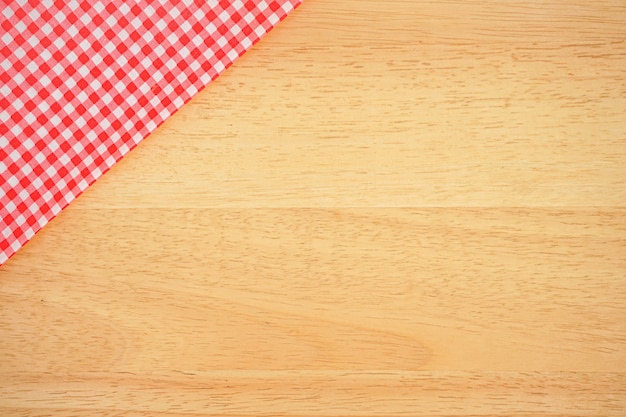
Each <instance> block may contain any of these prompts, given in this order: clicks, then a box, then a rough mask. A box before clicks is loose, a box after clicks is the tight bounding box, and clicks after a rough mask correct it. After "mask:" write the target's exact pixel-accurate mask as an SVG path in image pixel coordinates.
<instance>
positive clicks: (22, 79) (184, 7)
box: [0, 0, 301, 264]
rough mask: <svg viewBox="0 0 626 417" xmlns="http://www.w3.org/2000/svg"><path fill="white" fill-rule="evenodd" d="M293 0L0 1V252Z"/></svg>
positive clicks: (19, 242)
mask: <svg viewBox="0 0 626 417" xmlns="http://www.w3.org/2000/svg"><path fill="white" fill-rule="evenodd" d="M300 1H301V0H263V1H260V0H253V1H215V0H203V1H199V0H149V1H139V0H135V1H122V0H100V1H96V2H77V1H52V0H48V1H46V0H43V1H42V0H39V1H26V0H12V1H11V0H8V1H6V2H3V4H2V5H0V22H1V27H2V31H1V32H0V34H1V36H0V264H2V263H4V262H5V261H6V260H7V259H8V258H9V257H10V256H11V255H13V254H14V253H15V252H16V251H17V250H18V249H19V248H20V247H21V246H23V245H24V244H25V243H26V242H27V241H28V240H29V239H30V238H32V237H33V236H34V235H35V233H37V232H38V231H39V230H40V229H41V228H42V227H43V226H44V225H45V224H46V223H48V222H49V221H50V220H51V219H52V218H54V217H55V216H56V215H57V214H58V213H59V212H60V211H61V210H63V208H64V207H66V206H67V205H68V204H69V203H70V202H72V200H74V199H75V198H76V197H77V196H78V195H80V194H81V193H82V192H83V191H84V190H85V189H86V188H87V187H88V186H89V185H90V184H91V183H93V182H94V181H95V180H96V179H98V178H99V177H100V176H101V175H102V174H103V173H105V172H106V171H107V170H108V169H109V168H111V166H113V164H115V163H116V162H117V161H119V160H120V159H121V158H122V157H123V156H124V155H126V154H127V153H128V152H129V151H130V150H131V149H132V148H133V147H134V146H136V145H137V144H138V143H139V142H140V141H141V140H142V139H144V138H145V137H146V136H147V135H148V134H150V132H152V131H153V130H154V129H155V128H156V127H157V126H159V125H160V124H161V123H162V122H163V121H164V120H165V119H166V118H167V117H169V116H170V115H171V114H172V113H174V112H175V111H176V110H177V109H178V108H180V107H181V106H182V105H183V104H184V103H186V102H187V101H188V100H189V99H190V98H191V97H192V96H193V95H194V94H196V93H197V92H198V91H200V90H201V89H202V88H203V87H205V86H206V85H207V84H208V83H209V82H210V81H211V80H213V79H214V78H215V77H217V76H218V75H219V74H220V73H221V72H222V71H224V69H226V68H227V67H228V66H229V65H230V64H231V63H232V62H233V61H234V60H235V59H237V57H239V56H241V55H242V54H243V53H244V52H245V51H246V50H247V49H248V48H250V47H251V46H252V45H253V44H254V43H255V42H256V41H258V40H259V39H260V38H261V36H263V35H264V34H265V33H267V32H268V31H269V30H270V29H272V27H274V25H276V24H277V23H278V22H279V21H280V20H281V19H283V18H284V17H285V16H286V15H287V14H288V13H289V12H290V11H291V10H293V9H294V8H295V7H297V6H298V5H299V3H300Z"/></svg>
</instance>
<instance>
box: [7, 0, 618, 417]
mask: <svg viewBox="0 0 626 417" xmlns="http://www.w3.org/2000/svg"><path fill="white" fill-rule="evenodd" d="M0 415H2V416H132V417H139V416H176V415H193V416H200V415H207V416H208V415H212V416H230V417H235V416H256V415H263V416H278V415H281V416H282V415H287V416H300V417H303V416H353V417H356V416H359V417H364V416H386V417H391V416H401V415H404V416H453V415H454V416H526V417H528V416H624V415H626V2H624V1H623V0H619V1H593V2H592V1H586V0H585V1H582V0H569V1H561V0H559V1H528V0H524V1H461V0H459V1H436V2H434V1H416V0H406V1H402V0H393V1H379V0H370V1H364V0H308V1H307V2H305V4H304V5H303V6H301V8H300V9H298V10H297V11H296V12H295V13H293V15H292V16H290V17H289V18H288V19H287V20H286V21H285V22H283V23H282V24H281V25H280V26H279V27H278V28H277V29H276V30H275V31H274V32H272V33H271V34H269V35H268V36H267V37H266V38H265V39H264V40H263V41H262V42H261V43H260V44H258V45H257V46H256V47H254V48H253V50H252V51H250V52H249V53H248V54H247V55H246V56H244V57H243V58H241V59H240V60H239V61H237V63H236V64H235V65H234V66H233V67H232V68H231V69H229V70H228V71H227V72H226V74H224V75H223V76H222V77H220V78H219V79H218V80H216V81H215V82H214V83H213V84H211V85H210V86H209V87H208V88H207V89H206V90H204V91H203V92H202V93H200V94H199V95H198V96H197V97H196V98H195V99H194V100H193V101H192V102H191V103H189V104H188V105H187V106H185V107H184V108H183V109H182V110H181V111H180V112H179V113H178V114H176V115H175V116H174V117H172V118H171V119H170V120H169V121H167V122H166V123H165V124H164V125H163V126H162V127H161V128H160V129H159V130H158V131H157V132H156V133H155V134H153V135H152V136H151V137H150V138H149V139H147V140H146V141H145V142H144V143H143V144H142V145H140V146H139V147H138V148H137V149H136V150H135V151H133V152H132V154H131V155H129V156H128V157H127V158H126V159H124V160H123V161H122V162H121V163H119V164H118V165H117V166H115V167H114V168H113V170H112V171H111V172H110V173H108V174H107V175H106V176H105V177H104V178H102V179H101V180H100V181H99V182H98V183H97V184H96V185H95V186H94V187H93V188H91V189H90V190H88V192H86V193H85V195H83V196H82V197H81V198H80V199H79V200H78V201H76V202H75V203H74V204H73V205H72V206H71V207H70V208H69V209H68V210H66V211H65V212H64V213H62V214H61V215H60V216H59V217H58V218H57V219H56V220H54V221H53V222H52V223H51V224H50V225H49V226H47V227H46V228H45V230H43V231H42V232H41V233H40V234H39V235H37V236H36V237H35V238H34V239H33V241H32V242H31V243H29V244H28V245H27V246H26V247H25V248H24V249H23V250H21V251H20V252H19V253H18V254H17V255H16V256H15V257H14V258H13V259H11V260H10V261H9V262H7V264H6V265H5V266H3V267H2V268H1V269H0Z"/></svg>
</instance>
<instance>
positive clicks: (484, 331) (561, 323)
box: [0, 208, 626, 383]
mask: <svg viewBox="0 0 626 417" xmlns="http://www.w3.org/2000/svg"><path fill="white" fill-rule="evenodd" d="M625 213H626V210H624V209H610V210H609V209H606V210H598V209H593V210H591V209H577V210H566V209H495V208H494V209H490V210H486V209H446V210H444V209H440V208H438V209H367V208H363V209H257V210H250V209H229V210H226V209H196V210H191V209H180V210H174V209H173V210H166V209H159V210H151V209H145V210H138V209H114V210H110V209H108V210H95V209H94V210H72V209H70V210H68V211H67V212H66V213H64V214H63V215H62V217H61V218H59V219H58V223H60V224H58V225H57V226H56V227H55V228H51V229H50V232H49V233H47V234H45V235H43V234H42V235H41V236H37V238H36V239H37V242H33V243H32V245H33V247H32V250H31V251H30V254H27V255H25V256H20V255H21V254H18V255H17V256H16V257H15V260H14V262H12V263H11V264H9V265H7V267H6V269H2V270H0V283H1V284H0V290H1V293H0V294H1V297H2V303H1V305H2V310H1V314H2V316H1V317H2V319H1V321H0V323H1V325H2V329H3V333H4V337H3V341H2V342H1V345H0V346H1V347H2V356H3V357H5V358H7V359H10V360H5V361H4V363H2V364H0V370H1V371H3V372H17V371H19V370H20V369H28V370H30V371H39V372H58V371H63V372H65V371H73V372H78V371H80V370H83V369H90V370H93V371H100V372H104V371H107V370H111V371H118V372H122V371H129V372H133V371H140V370H167V371H185V370H191V371H209V370H216V369H221V370H229V369H239V370H245V369H265V370H277V369H278V370H288V369H299V370H303V369H309V370H319V369H337V370H383V369H384V370H467V371H478V370H484V371H509V370H517V371H589V372H592V371H594V372H612V371H620V372H626V337H625V334H626V322H625V321H624V317H626V302H625V301H624V300H626V280H625V279H624V271H625V270H626V223H625V222H624V219H625V218H626V217H625ZM103 234H106V236H104V235H103ZM85 236H93V237H94V238H92V239H85V238H84V237H85ZM52 246H54V247H55V250H54V251H51V250H50V248H51V247H52ZM76 254H80V257H77V256H76ZM33 259H37V262H33ZM25 313H27V314H25ZM33 340H37V343H33ZM72 340H75V341H78V342H79V343H72ZM50 352H55V353H54V355H53V356H52V357H51V356H50ZM624 382H625V383H626V381H624Z"/></svg>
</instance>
